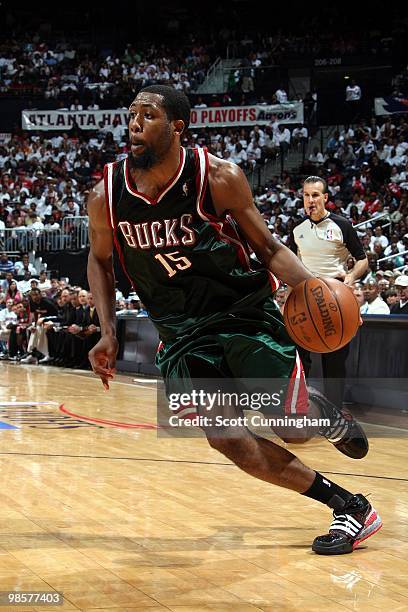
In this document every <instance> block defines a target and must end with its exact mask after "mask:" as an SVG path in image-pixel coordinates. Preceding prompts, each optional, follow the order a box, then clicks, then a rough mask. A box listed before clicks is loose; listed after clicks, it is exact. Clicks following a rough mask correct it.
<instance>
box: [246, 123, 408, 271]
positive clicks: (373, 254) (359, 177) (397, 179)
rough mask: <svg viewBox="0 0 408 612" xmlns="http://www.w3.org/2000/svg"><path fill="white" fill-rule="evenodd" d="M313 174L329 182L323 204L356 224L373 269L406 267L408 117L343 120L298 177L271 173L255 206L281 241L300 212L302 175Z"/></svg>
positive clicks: (407, 246)
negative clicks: (351, 122) (379, 120)
mask: <svg viewBox="0 0 408 612" xmlns="http://www.w3.org/2000/svg"><path fill="white" fill-rule="evenodd" d="M311 174H313V175H318V176H322V177H323V178H325V179H326V181H327V183H328V191H329V201H328V204H327V208H328V209H329V210H331V211H332V212H335V213H336V214H340V215H344V216H345V217H347V218H349V219H350V220H351V222H352V223H353V225H355V226H357V231H358V234H359V236H360V238H361V240H362V242H363V244H364V248H365V250H366V251H367V254H368V258H369V261H370V266H371V270H372V271H373V272H375V271H376V270H377V269H379V270H380V273H381V272H382V273H385V272H387V271H391V270H397V269H399V270H401V271H404V268H405V266H407V264H408V258H407V255H406V254H405V253H404V252H405V251H407V250H408V123H407V118H406V116H404V115H402V116H399V117H397V118H395V117H392V118H386V119H385V120H384V121H383V122H382V123H381V124H378V123H377V120H376V119H371V120H370V121H367V122H360V123H359V124H358V125H355V126H347V125H346V126H344V127H343V128H342V129H340V130H338V131H336V132H335V133H334V134H333V135H332V137H331V138H329V140H328V142H327V145H326V147H325V149H324V150H323V151H320V150H319V148H318V147H316V149H315V150H314V151H313V152H312V153H311V155H310V156H309V159H308V160H307V161H306V162H305V164H304V165H303V167H302V168H301V171H300V174H299V176H296V175H294V174H293V173H292V174H290V175H289V174H284V175H283V176H282V177H280V178H279V177H274V178H273V180H272V181H270V183H269V184H268V185H267V186H266V187H265V188H262V189H258V190H257V192H256V193H255V202H256V204H257V206H258V208H259V209H260V211H261V213H262V214H263V216H264V219H265V221H266V223H267V224H268V226H269V227H270V229H271V231H272V232H273V233H274V234H275V235H276V236H277V237H278V238H279V239H280V240H282V241H283V242H285V243H286V242H288V239H289V234H290V232H291V230H292V228H293V226H294V224H295V223H296V222H297V221H298V220H299V219H300V218H301V215H302V208H303V202H302V192H301V179H302V177H304V176H305V175H311ZM384 213H387V215H385V216H383V217H382V218H381V219H380V218H379V219H378V221H376V220H375V219H374V220H373V218H374V217H376V216H377V217H378V216H379V215H381V214H384ZM392 256H393V257H392ZM387 257H391V258H390V259H386V258H387ZM396 274H397V275H398V274H400V272H398V270H397V271H396Z"/></svg>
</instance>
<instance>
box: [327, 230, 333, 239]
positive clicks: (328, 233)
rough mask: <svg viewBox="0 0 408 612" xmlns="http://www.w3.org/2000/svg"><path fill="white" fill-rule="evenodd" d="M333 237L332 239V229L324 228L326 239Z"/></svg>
mask: <svg viewBox="0 0 408 612" xmlns="http://www.w3.org/2000/svg"><path fill="white" fill-rule="evenodd" d="M333 239H334V235H333V230H332V229H331V228H329V229H328V230H326V240H333Z"/></svg>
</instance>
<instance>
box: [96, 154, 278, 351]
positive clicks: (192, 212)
mask: <svg viewBox="0 0 408 612" xmlns="http://www.w3.org/2000/svg"><path fill="white" fill-rule="evenodd" d="M104 180H105V194H106V202H107V214H108V219H109V224H110V225H111V227H112V229H113V231H114V239H115V246H116V249H117V251H118V254H119V258H120V260H121V263H122V265H123V268H124V270H125V272H126V274H127V276H128V278H129V280H130V282H131V283H132V285H133V287H134V289H135V291H136V292H137V293H138V294H139V296H140V298H141V300H142V302H143V303H144V304H145V306H146V308H147V310H148V312H149V316H150V318H151V320H152V321H153V323H154V324H155V326H156V328H157V329H158V332H159V334H160V337H161V338H162V339H163V340H166V341H167V340H173V339H175V338H176V337H180V336H183V335H185V334H186V333H189V331H192V330H193V329H196V328H197V327H199V326H200V325H206V324H208V322H209V321H211V320H212V319H214V317H215V318H219V316H220V315H222V314H225V313H228V312H231V311H236V310H239V308H240V304H242V305H245V304H255V303H259V302H260V301H261V300H262V299H266V298H267V297H268V296H270V295H271V292H272V291H275V290H276V288H277V286H278V281H277V279H276V278H275V277H274V276H273V275H272V274H271V273H270V272H269V271H267V270H266V269H265V268H263V267H261V266H260V265H259V263H258V262H254V261H253V260H252V259H250V258H249V254H248V245H247V244H246V243H245V241H244V240H243V239H242V237H241V236H240V234H239V229H238V227H237V225H236V223H235V222H234V220H233V219H232V217H231V216H230V215H229V214H225V215H223V216H222V218H219V217H217V216H216V213H215V210H214V206H213V203H212V199H211V194H210V188H209V186H208V153H207V150H206V149H184V148H183V147H182V148H181V149H180V163H179V167H178V169H177V171H176V174H175V175H174V177H173V178H172V179H171V180H170V181H169V183H168V184H167V185H166V186H165V187H164V188H163V189H162V191H161V192H160V193H159V194H158V196H157V197H156V198H155V199H152V198H149V197H148V196H146V195H145V194H143V193H140V192H139V191H138V190H137V185H135V184H134V182H133V180H132V177H131V174H130V170H129V164H128V160H127V158H126V159H124V160H122V161H119V162H114V163H112V164H107V165H106V166H105V169H104Z"/></svg>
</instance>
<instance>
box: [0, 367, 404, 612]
mask: <svg viewBox="0 0 408 612" xmlns="http://www.w3.org/2000/svg"><path fill="white" fill-rule="evenodd" d="M0 374H1V376H0V385H1V386H0V422H1V423H0V424H1V427H2V429H1V431H0V436H1V438H0V441H1V444H0V465H1V489H0V591H8V590H20V591H24V590H31V591H32V590H35V591H51V590H56V591H60V592H62V593H63V594H64V597H65V603H64V605H63V606H62V607H54V608H50V607H38V606H31V607H30V606H28V607H13V608H12V607H0V612H1V610H3V609H4V610H6V609H7V610H8V609H10V610H51V609H55V610H78V609H79V610H87V611H91V610H99V611H100V610H116V611H126V610H146V611H147V612H154V611H156V610H172V611H174V612H192V611H194V612H196V611H201V610H213V611H217V612H222V611H224V610H225V611H230V610H231V611H234V612H235V611H237V612H247V611H248V612H249V611H250V610H253V611H255V610H258V611H259V610H263V611H265V612H272V611H275V610H278V611H280V610H285V611H286V610H287V611H292V610H302V611H309V610H310V611H316V610H336V611H344V610H379V609H381V610H384V609H390V608H392V610H393V611H397V610H401V611H402V610H404V611H406V610H408V544H407V541H408V487H407V482H408V467H407V466H408V461H407V443H408V439H407V437H406V436H405V437H404V435H403V432H401V434H400V433H399V432H398V430H387V431H386V430H384V436H382V437H375V438H373V439H372V441H371V451H370V453H369V456H368V458H366V459H364V460H362V461H353V460H351V459H348V458H346V457H344V456H342V455H340V454H339V453H338V452H337V451H336V450H334V449H333V448H332V447H331V446H330V445H329V444H328V443H327V442H325V441H323V440H322V441H319V442H311V443H309V444H308V445H306V446H303V447H299V446H298V447H297V448H296V449H295V452H297V454H298V455H299V456H300V457H301V458H302V459H303V460H304V461H305V462H307V463H308V464H309V465H311V466H313V467H314V468H316V469H319V470H321V471H323V472H326V473H327V474H334V473H336V474H338V475H336V476H332V477H333V478H334V479H336V480H337V481H338V482H339V484H341V485H343V486H346V487H348V488H351V489H352V490H353V491H355V492H362V493H365V494H368V493H371V494H372V500H373V502H374V503H375V505H376V507H377V509H378V510H379V511H380V513H381V515H382V518H383V521H384V527H383V529H382V530H381V531H380V532H379V533H378V534H377V535H376V536H375V537H373V538H372V539H369V540H368V542H367V546H366V547H361V549H359V550H357V551H356V552H354V553H353V554H351V555H343V556H336V557H320V556H317V555H314V554H313V553H312V552H311V550H310V544H311V542H312V540H313V538H314V536H316V535H318V534H320V533H323V532H325V531H326V529H327V527H328V525H329V523H330V513H329V511H328V510H327V509H326V508H325V507H323V506H320V505H319V504H317V503H316V502H313V501H312V500H308V499H305V498H301V497H299V496H297V495H296V494H295V493H291V492H289V491H284V490H282V489H278V488H276V487H272V486H271V485H268V484H266V483H262V482H260V481H257V480H255V479H253V478H250V477H249V476H247V475H245V474H244V473H242V472H240V471H239V470H238V469H236V468H235V467H234V466H232V465H230V464H229V463H228V461H227V460H225V459H224V458H223V457H222V456H221V455H219V454H217V453H216V452H215V451H213V450H212V449H210V448H209V447H208V446H207V444H206V442H205V440H203V439H197V438H196V439H173V438H171V439H162V438H158V437H157V432H156V431H155V430H150V429H137V428H133V427H128V428H126V427H114V426H108V425H104V426H101V427H97V426H95V425H96V423H95V424H94V426H92V425H86V424H85V422H84V421H83V420H82V421H77V420H75V418H74V417H69V416H68V415H67V414H64V413H61V412H60V410H59V404H61V403H63V404H64V405H65V407H66V409H67V410H68V411H70V412H72V413H76V414H80V415H85V416H87V417H89V418H96V419H106V420H111V421H121V422H124V423H152V422H154V421H155V391H154V387H155V386H154V384H150V383H149V382H143V381H142V383H141V384H134V383H132V380H131V379H127V381H128V382H127V383H126V382H119V381H118V382H114V383H113V384H112V386H111V390H110V391H109V392H108V393H104V392H103V389H102V386H101V384H100V382H99V381H98V380H97V379H96V378H94V377H93V376H91V375H89V376H88V375H87V374H83V375H80V374H78V373H77V374H76V373H73V372H70V371H68V370H63V371H61V370H57V369H53V368H50V367H49V368H47V367H39V366H37V367H36V366H23V365H15V364H10V365H7V364H1V366H0ZM8 402H11V403H12V405H6V404H7V403H8ZM13 402H22V403H23V404H24V402H25V403H27V404H29V403H30V402H31V403H32V402H54V403H50V404H49V405H47V404H45V405H35V406H31V407H30V406H28V405H26V406H24V405H23V404H22V405H21V406H20V405H18V404H13ZM11 425H12V426H14V427H16V426H17V428H15V429H6V428H5V427H7V426H11ZM377 433H378V432H377ZM391 434H392V435H391Z"/></svg>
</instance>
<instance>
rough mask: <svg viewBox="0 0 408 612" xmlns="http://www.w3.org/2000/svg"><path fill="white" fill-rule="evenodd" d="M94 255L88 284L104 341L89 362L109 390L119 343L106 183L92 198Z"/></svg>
mask: <svg viewBox="0 0 408 612" xmlns="http://www.w3.org/2000/svg"><path fill="white" fill-rule="evenodd" d="M87 209H88V215H89V239H90V244H91V247H90V251H89V257H88V281H89V286H90V289H91V292H92V294H93V296H94V300H95V306H96V310H97V313H98V317H99V321H100V326H101V335H102V337H101V339H100V340H99V342H98V343H97V344H96V345H95V346H94V348H93V349H92V350H91V351H90V352H89V360H90V362H91V365H92V369H93V371H94V372H95V374H98V376H100V378H101V380H102V383H103V386H104V387H105V389H109V382H108V381H109V379H110V378H112V377H113V372H114V367H115V363H116V353H117V351H118V342H117V339H116V335H115V334H116V314H115V277H114V273H113V259H112V254H113V235H112V228H111V227H110V226H109V224H108V220H107V216H106V203H105V194H104V187H103V182H102V181H101V182H99V183H98V184H97V185H95V187H94V188H93V189H92V191H91V193H90V194H89V198H88V203H87Z"/></svg>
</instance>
